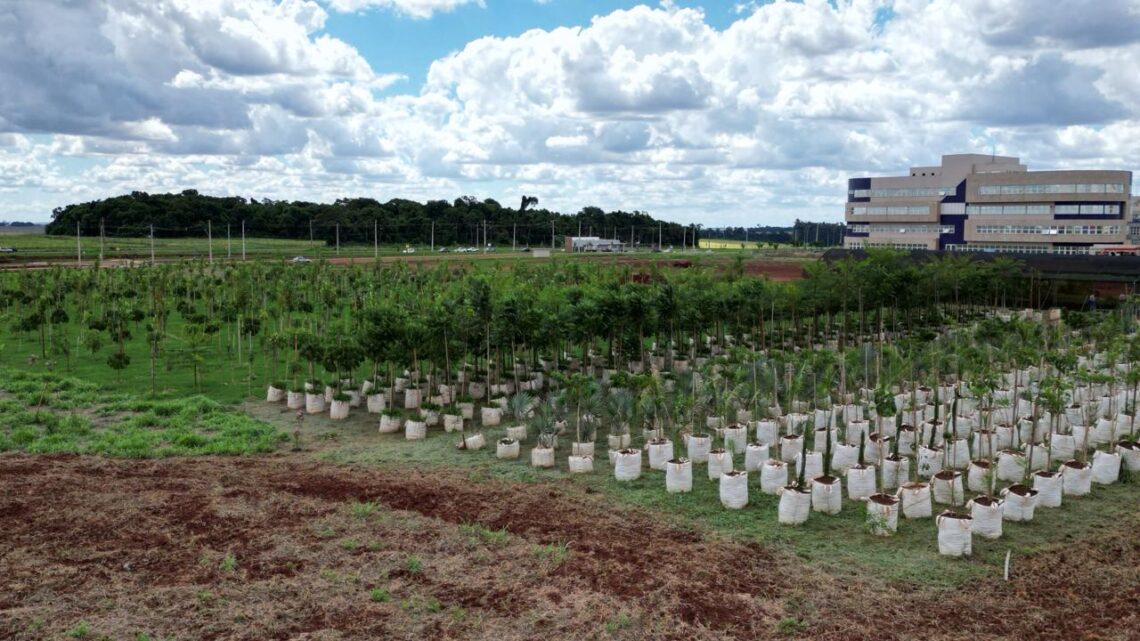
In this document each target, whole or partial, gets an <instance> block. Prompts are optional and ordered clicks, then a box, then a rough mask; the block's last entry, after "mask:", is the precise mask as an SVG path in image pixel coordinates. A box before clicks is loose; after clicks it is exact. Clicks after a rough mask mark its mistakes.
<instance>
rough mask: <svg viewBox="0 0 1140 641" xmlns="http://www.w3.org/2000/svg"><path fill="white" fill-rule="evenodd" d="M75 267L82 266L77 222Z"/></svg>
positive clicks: (81, 246) (76, 223) (81, 243)
mask: <svg viewBox="0 0 1140 641" xmlns="http://www.w3.org/2000/svg"><path fill="white" fill-rule="evenodd" d="M75 266H76V267H82V266H83V241H82V240H80V237H79V221H78V220H77V221H75Z"/></svg>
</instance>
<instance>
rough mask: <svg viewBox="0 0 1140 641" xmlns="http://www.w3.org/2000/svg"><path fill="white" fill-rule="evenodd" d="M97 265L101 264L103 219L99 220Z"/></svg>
mask: <svg viewBox="0 0 1140 641" xmlns="http://www.w3.org/2000/svg"><path fill="white" fill-rule="evenodd" d="M99 264H103V219H102V218H100V219H99Z"/></svg>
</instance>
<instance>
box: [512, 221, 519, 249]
mask: <svg viewBox="0 0 1140 641" xmlns="http://www.w3.org/2000/svg"><path fill="white" fill-rule="evenodd" d="M518 236H519V224H518V223H515V224H514V225H512V226H511V251H515V249H516V246H517V245H518V243H517V242H516V241H517V239H518Z"/></svg>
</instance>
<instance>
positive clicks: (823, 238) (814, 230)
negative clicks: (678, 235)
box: [701, 219, 845, 247]
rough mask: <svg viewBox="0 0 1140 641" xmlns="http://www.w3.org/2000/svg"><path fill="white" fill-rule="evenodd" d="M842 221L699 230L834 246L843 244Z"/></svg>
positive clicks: (713, 235) (707, 235)
mask: <svg viewBox="0 0 1140 641" xmlns="http://www.w3.org/2000/svg"><path fill="white" fill-rule="evenodd" d="M844 229H845V228H844V225H843V224H842V223H813V222H808V221H805V220H798V219H797V220H796V223H795V225H793V226H791V227H770V226H763V227H761V226H755V227H706V228H704V229H702V230H701V235H702V236H704V237H705V238H723V239H725V240H744V241H748V242H755V243H785V244H793V245H814V246H819V247H834V246H839V245H842V244H843V232H844Z"/></svg>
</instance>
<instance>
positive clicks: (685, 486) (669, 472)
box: [665, 458, 693, 494]
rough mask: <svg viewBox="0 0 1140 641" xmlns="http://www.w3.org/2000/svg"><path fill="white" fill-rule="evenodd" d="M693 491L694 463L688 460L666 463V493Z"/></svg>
mask: <svg viewBox="0 0 1140 641" xmlns="http://www.w3.org/2000/svg"><path fill="white" fill-rule="evenodd" d="M692 490H693V462H692V461H690V460H689V459H687V458H681V459H673V460H671V461H668V462H666V463H665V491H666V492H669V493H670V494H677V493H680V492H691V491H692Z"/></svg>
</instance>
